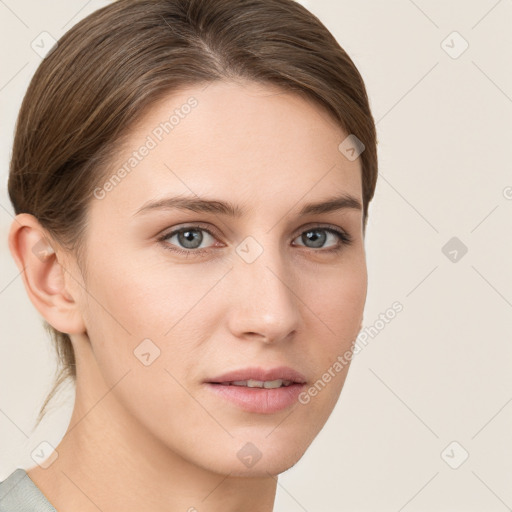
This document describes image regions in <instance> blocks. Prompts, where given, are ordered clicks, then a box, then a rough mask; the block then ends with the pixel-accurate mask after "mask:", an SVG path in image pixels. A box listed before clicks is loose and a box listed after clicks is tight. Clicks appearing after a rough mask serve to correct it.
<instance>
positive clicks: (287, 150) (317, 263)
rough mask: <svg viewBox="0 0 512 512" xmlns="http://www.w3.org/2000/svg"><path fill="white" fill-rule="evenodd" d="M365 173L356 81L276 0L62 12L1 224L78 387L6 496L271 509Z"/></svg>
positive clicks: (367, 180)
mask: <svg viewBox="0 0 512 512" xmlns="http://www.w3.org/2000/svg"><path fill="white" fill-rule="evenodd" d="M376 180H377V151H376V135H375V126H374V120H373V117H372V114H371V111H370V108H369V104H368V98H367V94H366V90H365V86H364V83H363V80H362V78H361V76H360V74H359V72H358V71H357V69H356V67H355V65H354V64H353V62H352V61H351V59H350V58H349V57H348V56H347V54H346V53H345V52H344V50H343V49H342V48H341V47H340V46H339V44H338V43H337V42H336V41H335V39H334V38H333V36H332V35H331V34H330V33H329V31H328V30H327V29H326V28H325V27H324V26H323V25H322V24H321V22H320V21H319V20H318V19H317V18H316V17H315V16H313V15H312V14H311V13H309V12H308V11H307V10H306V9H305V8H303V7H302V6H301V5H300V4H297V3H295V2H294V1H293V0H242V1H240V0H155V1H149V0H143V1H140V0H119V1H117V2H115V3H113V4H111V5H109V6H107V7H104V8H102V9H100V10H98V11H96V12H95V13H93V14H92V15H90V16H88V17H87V18H85V19H84V20H82V21H81V22H80V23H78V24H77V25H76V26H74V27H73V28H72V29H71V30H70V31H69V32H67V33H66V34H65V35H64V36H63V37H62V38H61V39H60V40H59V42H58V44H57V46H56V47H55V48H54V49H53V50H52V51H51V52H50V53H49V54H48V55H47V56H46V58H45V59H44V61H43V62H42V64H41V65H40V67H39V68H38V70H37V71H36V73H35V75H34V77H33V79H32V82H31V84H30V86H29V89H28V91H27V93H26V96H25V98H24V101H23V104H22V107H21V110H20V114H19V119H18V124H17V127H16V134H15V140H14V147H13V154H12V162H11V169H10V177H9V194H10V198H11V201H12V203H13V207H14V210H15V213H16V218H15V221H14V222H13V223H12V228H11V231H10V233H9V246H10V249H11V252H12V255H13V257H14V259H15V261H16V264H17V265H18V267H19V268H20V270H22V269H24V272H23V274H22V275H23V280H24V285H25V287H26V290H27V293H28V295H29V297H30V299H31V301H32V302H33V304H34V306H35V307H36V308H37V310H38V311H39V312H40V313H41V315H42V316H43V317H44V319H45V325H46V326H47V328H48V329H49V330H50V332H51V333H52V336H53V339H54V341H55V343H56V347H57V352H58V355H59V358H60V363H61V365H62V371H61V374H60V378H59V379H58V381H57V382H56V386H58V385H59V384H60V383H61V382H62V381H63V380H65V379H66V378H72V379H73V380H74V381H75V382H76V400H75V405H74V409H73V414H72V417H71V421H70V424H69V427H68V429H67V432H66V434H65V435H64V437H63V439H62V441H61V443H60V444H59V445H58V446H57V447H56V449H55V450H53V447H51V446H49V444H48V443H46V444H45V443H43V444H42V445H41V446H40V447H39V451H36V452H35V453H34V455H33V458H34V461H35V462H36V463H37V464H36V465H35V466H33V467H32V468H30V469H28V470H27V471H25V470H24V469H21V468H18V469H17V470H16V471H15V472H14V473H12V474H11V475H10V476H9V477H8V478H7V480H5V481H4V482H3V483H2V484H0V497H2V503H3V508H2V510H4V509H5V510H22V509H23V510H28V509H29V507H32V508H31V510H80V511H89V510H91V511H92V510H95V511H97V510H98V509H100V510H103V511H109V510H121V509H122V510H124V511H131V510H141V509H144V510H152V511H154V512H156V511H160V510H162V511H163V510H166V511H168V510H188V511H194V510H198V511H202V510H208V511H216V510H220V509H222V510H223V511H230V510H232V511H235V510H246V511H261V512H268V511H271V510H272V509H273V504H274V499H275V492H276V486H277V475H279V474H280V473H282V472H284V471H286V470H287V469H289V468H290V467H292V466H293V465H294V464H296V463H297V462H298V461H299V459H300V458H301V457H302V455H303V454H304V453H305V451H306V449H307V448H308V446H309V445H310V444H311V442H312V441H313V439H314V438H315V437H316V435H317V434H318V433H319V432H320V430H321V429H322V427H323V426H324V424H325V422H326V421H327V419H328V417H329V415H330V413H331V412H332V410H333V408H334V406H335V404H336V401H337V399H338V397H339V395H340V392H341V389H342V387H343V384H344V381H345V378H346V375H347V371H348V368H349V365H350V359H351V349H352V347H353V343H354V341H355V339H356V336H357V334H358V332H359V330H360V329H361V321H362V317H363V310H364V304H365V301H366V291H367V271H366V261H365V248H364V237H365V226H366V221H367V216H368V206H369V203H370V201H371V199H372V197H373V194H374V190H375V185H376ZM55 389H56V388H54V390H53V391H55ZM52 395H53V393H52V394H50V395H49V397H48V399H47V401H46V402H45V404H44V406H43V408H42V410H41V415H40V417H39V419H41V417H42V414H44V410H45V406H46V404H47V402H48V400H49V399H50V398H51V396H52ZM34 504H36V505H34Z"/></svg>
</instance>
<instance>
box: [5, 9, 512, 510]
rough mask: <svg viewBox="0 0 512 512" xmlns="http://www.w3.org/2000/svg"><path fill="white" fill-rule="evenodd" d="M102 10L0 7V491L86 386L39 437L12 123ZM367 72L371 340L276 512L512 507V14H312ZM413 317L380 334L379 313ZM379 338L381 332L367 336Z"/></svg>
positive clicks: (283, 484) (47, 377)
mask: <svg viewBox="0 0 512 512" xmlns="http://www.w3.org/2000/svg"><path fill="white" fill-rule="evenodd" d="M106 3H107V2H105V1H85V0H68V1H66V2H64V1H57V0H54V1H45V2H39V1H35V0H30V1H28V0H22V1H21V0H19V1H16V2H15V1H14V0H5V1H2V2H0V39H1V44H0V57H1V65H0V73H1V74H0V108H1V116H2V117H1V119H2V121H1V136H0V232H1V233H0V234H1V236H0V269H1V273H0V325H1V327H0V336H1V344H0V379H1V381H0V432H1V435H0V480H1V479H3V478H5V477H6V476H7V475H8V474H10V473H11V472H12V471H13V470H14V469H15V468H16V467H24V468H28V467H31V466H33V465H34V461H33V460H32V459H31V457H30V453H31V451H32V450H33V449H34V448H35V447H36V446H37V445H38V444H39V443H40V442H41V441H43V440H47V441H49V442H50V443H51V444H52V445H53V446H56V445H57V444H58V443H59V441H60V439H61V438H62V436H63V434H64V432H65V430H66V427H67V425H68V421H69V418H70V414H71V410H72V404H73V394H72V391H73V388H72V387H68V388H65V389H64V390H63V392H62V393H61V394H60V395H59V397H58V400H57V402H55V407H54V408H53V409H50V412H49V414H48V415H47V417H46V419H45V420H44V422H43V423H42V424H41V426H40V428H38V429H37V430H35V431H34V432H32V425H33V422H34V420H35V417H36V413H37V411H38V409H39V406H40V405H41V402H42V400H43V398H44V396H45V395H46V393H47V392H48V390H49V388H50V385H51V380H52V377H53V372H54V369H55V357H54V354H53V353H52V351H51V349H50V343H49V340H48V338H47V335H46V334H45V332H44V331H43V328H42V323H41V318H40V317H39V315H38V314H37V312H36V310H35V309H34V308H33V306H32V304H31V303H30V301H29V300H28V298H27V296H26V293H25V290H24V287H23V284H22V279H21V277H20V274H19V272H18V270H17V268H16V266H15V265H14V262H13V261H12V259H11V257H10V254H9V251H8V247H7V232H8V228H9V226H10V224H11V222H12V207H11V204H10V202H9V199H8V196H7V190H6V183H7V175H8V165H9V158H10V152H11V145H12V139H13V130H14V125H15V120H16V116H17V113H18V110H19V107H20V104H21V100H22V97H23V95H24V93H25V91H26V88H27V86H28V83H29V80H30V78H31V77H32V75H33V73H34V71H35V69H36V67H37V66H38V64H39V62H40V60H41V57H40V56H39V55H38V54H37V53H36V52H35V51H34V50H33V49H32V47H31V43H32V41H33V40H34V39H35V38H36V37H37V36H38V35H39V34H40V33H41V32H44V31H46V32H48V33H50V34H52V36H54V37H55V38H56V39H58V38H59V37H60V36H61V35H62V34H63V33H64V32H65V31H67V30H68V29H69V28H70V27H71V26H72V25H73V24H75V23H76V22H77V21H79V20H80V19H81V18H83V17H85V16H86V15H88V14H89V13H91V12H92V11H94V10H96V9H98V8H100V7H102V6H103V5H105V4H106ZM302 3H303V4H304V5H306V7H308V8H309V9H310V10H311V11H312V12H313V13H315V14H316V15H317V16H318V17H319V18H320V19H321V20H322V21H323V22H324V23H325V25H326V26H327V27H328V28H329V29H330V30H331V31H332V33H333V34H334V36H335V37H336V38H337V40H338V41H339V42H340V44H341V46H342V47H343V48H344V49H345V50H346V51H347V52H348V53H349V55H350V56H351V58H352V59H353V60H354V62H355V63H356V65H357V67H358V68H359V70H360V72H361V74H362V75H363V77H364V79H365V82H366V85H367V88H368V93H369V96H370V102H371V107H372V110H373V113H374V116H375V120H376V123H377V130H378V140H379V145H378V149H379V163H380V177H379V182H378V185H377V191H376V195H375V198H374V201H373V203H372V205H371V207H370V217H369V224H368V231H367V237H366V248H367V258H368V272H369V289H368V299H367V304H366V309H365V318H364V329H368V332H371V333H372V336H369V342H368V344H367V346H366V347H365V348H364V350H362V351H361V352H359V354H358V355H357V356H356V357H355V358H354V361H353V364H352V367H351V369H350V372H349V375H348V378H347V381H346V384H345V387H344V389H343V391H342V394H341V398H340V401H339V403H338V405H337V406H336V408H335V410H334V412H333V414H332V416H331V417H330V419H329V421H328V422H327V424H326V426H325V427H324V429H323V430H322V432H321V433H320V435H319V436H318V437H317V438H316V439H315V441H314V442H313V444H312V445H311V447H310V448H309V449H308V451H307V452H306V454H305V455H304V457H303V458H302V459H301V461H299V463H298V464H297V465H296V466H294V467H293V468H292V469H290V470H289V471H288V472H286V473H284V474H283V475H282V476H281V477H280V479H279V485H278V493H277V500H276V508H275V510H276V511H282V512H295V511H297V512H299V511H304V510H306V511H309V512H312V511H322V512H338V511H379V512H386V511H390V512H399V511H402V510H404V511H410V512H413V511H444V510H446V511H459V510H460V511H465V512H470V511H471V512H472V511H475V512H476V511H483V510H485V511H487V512H501V511H504V510H507V509H509V510H510V508H511V507H512V486H511V485H510V483H511V482H512V462H511V461H512V442H511V441H512V439H511V438H512V428H511V427H512V372H511V367H512V343H511V339H512V270H511V268H512V265H511V262H512V258H511V256H512V242H511V234H512V171H511V169H512V167H511V163H510V161H511V158H510V157H511V156H512V154H511V146H512V67H511V64H512V30H511V29H510V28H511V26H512V1H510V0H501V1H496V0H481V1H475V0H474V1H467V0H456V1H455V0H454V1H449V2H446V1H441V0H435V1H433V0H430V1H427V0H415V1H412V0H392V1H385V2H383V1H377V0H371V1H370V0H367V1H358V2H356V1H346V0H310V1H309V2H305V1H304V2H302ZM395 301H399V302H400V303H401V304H402V305H403V311H401V312H400V313H399V314H397V315H396V316H395V318H394V319H393V320H392V321H390V322H389V323H387V324H385V326H384V327H382V325H381V323H378V322H377V321H378V319H379V315H381V314H383V313H385V312H386V311H388V310H389V308H390V307H391V305H392V304H393V303H394V302H395ZM371 327H373V329H370V328H371Z"/></svg>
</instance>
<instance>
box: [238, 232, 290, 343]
mask: <svg viewBox="0 0 512 512" xmlns="http://www.w3.org/2000/svg"><path fill="white" fill-rule="evenodd" d="M258 238H259V239H258V240H256V239H255V238H253V237H251V236H249V237H247V238H246V239H245V240H243V241H242V242H241V243H240V244H239V246H238V247H237V249H236V252H237V257H236V258H235V264H234V268H233V271H232V279H233V283H234V286H235V288H236V290H235V292H234V293H233V297H234V300H233V307H232V310H231V311H232V314H231V318H230V322H231V326H230V327H231V329H232V331H233V332H234V333H235V334H236V335H237V336H243V335H245V334H249V333H256V334H260V335H262V336H264V337H265V340H266V341H269V342H270V341H278V340H279V339H282V338H285V337H286V336H288V335H289V334H290V333H291V332H293V331H294V330H295V329H297V328H298V324H299V313H300V311H299V307H298V306H299V302H300V301H298V298H297V297H296V295H295V294H294V292H293V289H294V282H293V281H294V275H293V272H292V271H291V267H290V266H289V265H287V262H286V257H287V255H286V254H285V253H283V252H282V249H281V247H280V244H279V243H278V242H276V241H275V240H273V241H271V240H272V239H273V237H272V235H266V236H264V237H263V236H262V237H258ZM263 238H264V240H263Z"/></svg>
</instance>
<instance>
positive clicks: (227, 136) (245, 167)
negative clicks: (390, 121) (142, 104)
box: [99, 82, 362, 214]
mask: <svg viewBox="0 0 512 512" xmlns="http://www.w3.org/2000/svg"><path fill="white" fill-rule="evenodd" d="M347 135H348V134H346V133H344V132H343V130H342V129H341V127H339V126H338V125H337V124H336V123H335V122H334V120H333V119H332V118H331V117H330V115H329V114H328V113H327V112H326V111H325V110H324V109H323V108H321V107H319V106H318V105H316V104H315V103H313V102H311V101H308V100H306V99H304V98H303V97H301V96H299V95H296V94H293V93H289V92H285V91H283V90H281V89H278V88H276V87H273V86H267V85H261V84H256V83H253V82H248V83H231V82H215V83H211V84H209V85H207V86H205V85H202V86H195V87H191V88H188V89H184V90H181V91H179V92H175V93H173V94H172V95H169V96H168V97H165V98H164V99H162V100H160V101H159V102H158V103H157V104H155V105H153V106H152V107H151V108H150V109H149V110H148V112H147V113H146V114H145V115H144V117H143V118H142V119H141V120H140V121H139V122H138V123H137V125H136V126H135V127H133V128H132V129H131V131H130V133H129V134H128V138H127V139H126V143H125V144H124V146H123V148H122V149H121V151H119V153H118V154H116V155H115V158H114V159H113V162H112V165H111V166H110V167H109V169H108V172H107V173H106V175H105V177H104V181H103V182H102V183H100V184H99V186H100V187H103V186H104V185H107V182H109V181H110V182H113V184H112V186H107V187H105V188H108V189H109V190H108V192H107V193H106V195H105V199H104V200H103V201H101V203H102V205H101V206H100V207H99V208H100V209H105V208H109V207H112V206H115V207H117V209H118V210H122V211H123V212H125V213H127V214H128V213H134V212H135V211H136V210H137V209H138V208H140V207H141V205H142V204H143V203H145V202H146V201H147V200H148V199H158V198H160V197H161V198H163V197H165V196H167V195H170V194H172V195H176V194H186V195H189V196H190V195H192V196H202V195H205V196H215V197H218V198H223V199H226V200H229V201H230V202H236V199H237V198H238V199H240V203H244V204H250V205H254V207H255V208H258V204H260V205H261V206H263V207H265V208H268V206H269V205H270V204H272V205H281V206H282V207H285V206H286V205H285V203H289V204H290V206H291V205H292V204H296V203H297V201H299V200H300V199H301V198H302V197H303V198H304V200H305V201H308V200H315V199H319V198H323V197H326V196H332V195H335V194H340V193H344V194H350V195H352V196H354V197H356V198H359V200H360V201H362V190H361V163H360V158H358V159H356V160H353V161H351V160H349V159H347V158H346V157H345V156H344V155H343V154H342V153H341V152H340V151H339V149H338V146H339V145H340V143H341V142H342V141H343V140H344V139H345V138H346V137H347ZM112 178H114V179H112Z"/></svg>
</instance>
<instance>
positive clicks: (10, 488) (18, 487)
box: [0, 468, 57, 512]
mask: <svg viewBox="0 0 512 512" xmlns="http://www.w3.org/2000/svg"><path fill="white" fill-rule="evenodd" d="M0 512H57V511H56V510H55V509H54V508H53V507H52V505H51V503H50V502H49V501H48V500H47V499H46V497H45V496H44V494H43V493H42V492H41V491H40V490H39V487H37V486H36V484H35V483H34V482H33V481H32V480H31V479H30V477H29V476H28V475H27V473H26V471H25V470H24V469H21V468H18V469H16V470H15V471H14V472H13V473H11V474H10V475H9V476H8V477H7V478H6V479H5V480H4V481H3V482H0Z"/></svg>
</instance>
